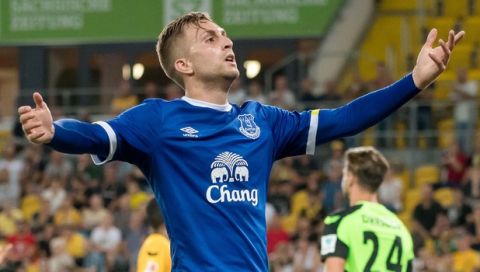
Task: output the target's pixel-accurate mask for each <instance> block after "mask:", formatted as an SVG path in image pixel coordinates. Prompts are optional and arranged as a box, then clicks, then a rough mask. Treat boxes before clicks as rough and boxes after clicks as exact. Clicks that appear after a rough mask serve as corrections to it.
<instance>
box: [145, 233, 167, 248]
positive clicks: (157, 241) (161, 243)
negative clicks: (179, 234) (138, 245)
mask: <svg viewBox="0 0 480 272" xmlns="http://www.w3.org/2000/svg"><path fill="white" fill-rule="evenodd" d="M169 244H170V242H169V241H168V239H167V238H166V237H165V236H163V235H161V234H158V233H152V234H150V235H148V237H147V238H146V239H145V242H144V243H143V245H144V249H145V250H147V251H150V252H152V251H158V250H162V248H165V247H168V246H169Z"/></svg>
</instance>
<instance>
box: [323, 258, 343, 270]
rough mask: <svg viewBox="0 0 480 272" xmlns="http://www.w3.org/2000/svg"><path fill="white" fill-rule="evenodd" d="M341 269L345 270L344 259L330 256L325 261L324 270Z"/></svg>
mask: <svg viewBox="0 0 480 272" xmlns="http://www.w3.org/2000/svg"><path fill="white" fill-rule="evenodd" d="M343 271H345V259H343V258H340V257H330V258H328V259H327V261H326V262H325V272H343Z"/></svg>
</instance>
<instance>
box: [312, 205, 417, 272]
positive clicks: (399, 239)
mask: <svg viewBox="0 0 480 272" xmlns="http://www.w3.org/2000/svg"><path fill="white" fill-rule="evenodd" d="M321 254H322V259H324V260H325V259H327V258H328V257H332V256H335V257H340V258H342V259H345V271H397V272H404V271H411V263H412V260H413V258H414V253H413V242H412V237H411V236H410V233H409V231H408V230H407V228H406V227H405V225H403V223H402V222H401V221H400V219H399V218H398V217H397V216H396V215H395V214H394V213H392V212H390V211H389V210H388V209H387V208H385V207H384V206H383V205H381V204H379V203H374V202H367V201H362V202H358V204H357V205H355V206H352V207H350V208H348V209H347V210H344V211H341V212H337V213H334V214H331V215H329V216H327V218H325V229H324V232H323V235H322V242H321Z"/></svg>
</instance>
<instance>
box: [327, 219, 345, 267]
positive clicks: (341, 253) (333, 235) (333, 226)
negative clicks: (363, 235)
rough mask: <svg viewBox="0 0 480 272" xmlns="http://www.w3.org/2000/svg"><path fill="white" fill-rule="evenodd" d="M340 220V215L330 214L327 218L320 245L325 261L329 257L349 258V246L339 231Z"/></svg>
mask: <svg viewBox="0 0 480 272" xmlns="http://www.w3.org/2000/svg"><path fill="white" fill-rule="evenodd" d="M340 222H341V217H340V216H339V215H330V216H328V217H327V218H325V228H324V231H323V235H322V238H321V247H320V253H321V256H322V261H325V260H326V259H327V258H328V257H339V258H342V259H345V260H346V259H347V256H348V250H349V248H348V245H347V244H346V243H345V241H344V238H343V237H342V235H341V233H339V226H340Z"/></svg>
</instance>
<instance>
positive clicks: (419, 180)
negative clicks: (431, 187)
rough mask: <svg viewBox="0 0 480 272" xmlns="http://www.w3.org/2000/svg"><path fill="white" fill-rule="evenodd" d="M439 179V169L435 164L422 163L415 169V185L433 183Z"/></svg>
mask: <svg viewBox="0 0 480 272" xmlns="http://www.w3.org/2000/svg"><path fill="white" fill-rule="evenodd" d="M439 180H440V170H439V169H438V167H437V166H436V165H433V164H432V165H422V166H419V167H417V169H415V187H416V188H420V187H421V186H422V185H423V184H426V183H430V184H432V183H435V182H438V181H439Z"/></svg>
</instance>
